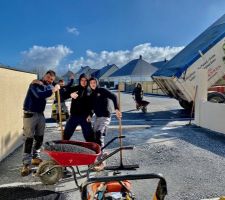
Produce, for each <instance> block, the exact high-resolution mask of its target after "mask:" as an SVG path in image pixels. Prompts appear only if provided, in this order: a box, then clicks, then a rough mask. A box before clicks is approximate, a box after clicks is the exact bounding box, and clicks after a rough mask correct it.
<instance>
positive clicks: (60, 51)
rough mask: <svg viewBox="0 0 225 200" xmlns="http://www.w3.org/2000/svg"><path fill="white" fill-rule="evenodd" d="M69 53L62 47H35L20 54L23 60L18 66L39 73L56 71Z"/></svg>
mask: <svg viewBox="0 0 225 200" xmlns="http://www.w3.org/2000/svg"><path fill="white" fill-rule="evenodd" d="M71 53H72V50H70V49H69V48H68V47H66V46H63V45H58V46H52V47H43V46H36V45H35V46H33V47H31V48H30V49H29V50H26V51H23V52H21V54H22V57H23V59H22V62H21V63H20V66H21V67H22V68H24V69H28V70H39V71H41V73H43V72H44V71H46V70H48V69H53V70H56V71H57V68H58V67H59V64H60V62H61V61H62V60H63V59H64V58H65V57H66V56H68V55H69V54H71Z"/></svg>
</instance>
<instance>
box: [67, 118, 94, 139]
mask: <svg viewBox="0 0 225 200" xmlns="http://www.w3.org/2000/svg"><path fill="white" fill-rule="evenodd" d="M78 125H80V126H81V129H82V133H83V136H84V139H85V141H86V142H94V132H93V129H92V126H91V122H87V117H84V116H76V115H71V116H70V117H69V119H68V121H67V122H66V127H65V130H64V138H63V139H64V140H70V138H71V137H72V135H73V133H74V131H75V129H76V128H77V126H78Z"/></svg>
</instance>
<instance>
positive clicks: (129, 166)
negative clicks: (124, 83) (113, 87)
mask: <svg viewBox="0 0 225 200" xmlns="http://www.w3.org/2000/svg"><path fill="white" fill-rule="evenodd" d="M118 102H119V111H121V103H120V102H121V100H120V87H118ZM118 120H119V136H118V138H119V144H120V165H119V166H106V167H105V169H106V170H134V169H136V168H139V165H124V164H123V150H124V149H123V141H122V139H123V136H122V121H121V118H119V119H118ZM129 150H133V147H130V148H129Z"/></svg>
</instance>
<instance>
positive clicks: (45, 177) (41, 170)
mask: <svg viewBox="0 0 225 200" xmlns="http://www.w3.org/2000/svg"><path fill="white" fill-rule="evenodd" d="M56 165H58V164H57V163H56V162H55V161H53V160H47V161H43V162H42V163H41V164H40V165H39V167H38V170H37V174H38V175H39V177H40V179H41V182H42V183H43V184H45V185H53V184H55V183H57V182H58V181H59V180H60V179H61V178H62V175H63V171H62V167H54V166H56ZM52 167H54V168H52ZM51 168H52V169H51ZM49 169H51V170H49ZM45 172H46V173H45Z"/></svg>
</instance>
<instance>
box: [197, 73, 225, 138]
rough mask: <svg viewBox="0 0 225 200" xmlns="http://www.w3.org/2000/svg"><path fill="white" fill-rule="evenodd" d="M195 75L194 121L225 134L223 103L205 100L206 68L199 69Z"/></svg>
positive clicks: (224, 105) (224, 108)
mask: <svg viewBox="0 0 225 200" xmlns="http://www.w3.org/2000/svg"><path fill="white" fill-rule="evenodd" d="M197 76H198V77H197V82H196V85H197V93H196V99H195V121H194V123H195V124H196V125H198V126H201V127H204V128H207V129H210V130H213V131H216V132H220V133H224V134H225V123H224V119H225V104H219V103H212V102H208V101H207V86H208V83H207V80H208V73H207V70H200V71H199V72H198V74H197Z"/></svg>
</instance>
